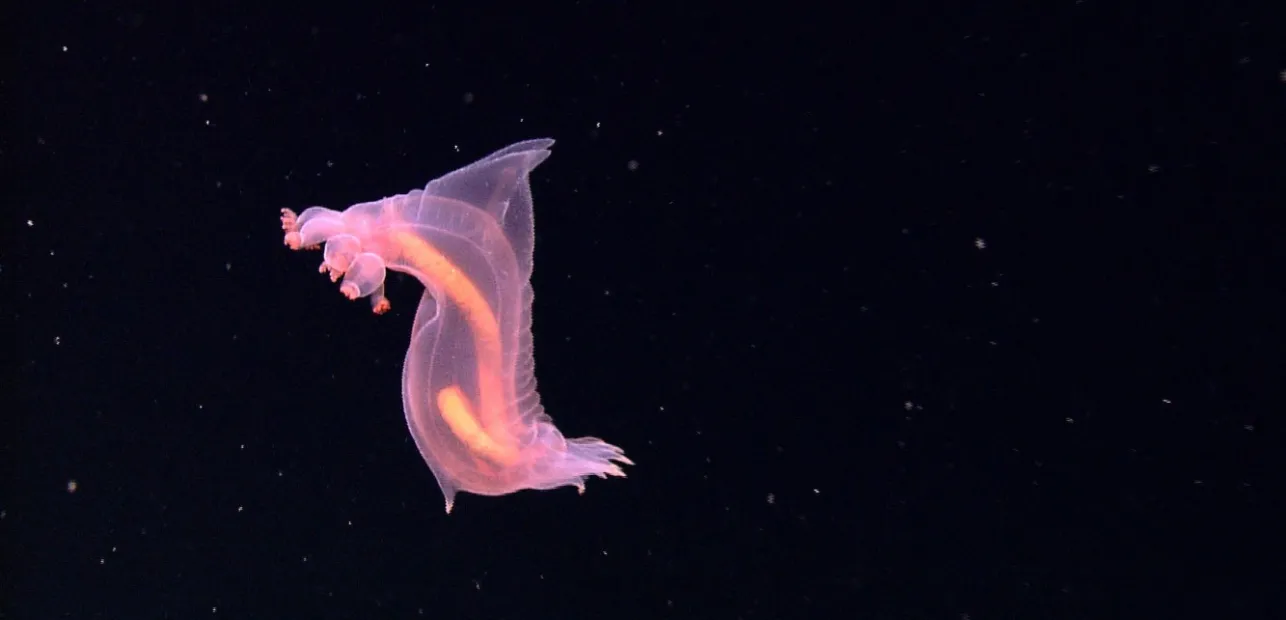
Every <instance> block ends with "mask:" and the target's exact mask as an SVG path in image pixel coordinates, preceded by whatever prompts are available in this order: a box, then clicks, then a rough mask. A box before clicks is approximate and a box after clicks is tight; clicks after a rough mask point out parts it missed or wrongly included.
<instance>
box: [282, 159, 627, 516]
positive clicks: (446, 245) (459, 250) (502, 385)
mask: <svg viewBox="0 0 1286 620" xmlns="http://www.w3.org/2000/svg"><path fill="white" fill-rule="evenodd" d="M552 144H553V141H552V140H529V141H527V142H520V143H518V144H514V145H512V146H509V147H507V148H505V149H502V150H500V151H497V152H495V153H493V154H491V155H489V156H487V157H485V158H483V159H481V160H479V161H477V162H475V163H473V164H471V165H469V166H466V167H464V168H461V169H459V170H456V171H455V172H452V173H450V174H448V175H446V176H443V177H442V178H439V179H437V180H434V181H432V182H430V183H429V184H428V185H427V186H426V187H425V188H424V189H423V190H415V191H412V192H409V193H406V194H401V195H397V196H392V197H389V198H384V199H382V200H377V201H374V202H368V203H362V204H357V205H353V206H351V207H349V208H348V209H346V210H344V211H343V212H338V211H333V210H330V209H325V208H321V207H312V208H309V209H307V210H305V211H304V212H303V213H302V214H300V215H299V216H296V215H295V214H294V213H293V212H292V211H289V210H283V211H282V228H283V229H284V230H285V232H286V239H285V242H286V245H288V246H290V247H291V248H293V249H301V248H314V247H317V246H320V245H321V244H323V243H324V244H325V253H324V257H325V258H324V262H323V264H322V271H323V272H328V273H329V274H330V275H331V278H332V279H333V280H338V279H340V278H341V277H342V278H343V282H342V283H341V285H340V292H342V293H343V294H344V295H345V296H347V297H348V298H349V299H357V298H359V297H370V298H371V300H372V305H373V307H374V310H375V312H376V313H382V312H384V311H385V310H387V309H388V308H389V302H388V300H387V299H386V298H385V296H384V277H385V274H386V270H387V269H392V270H395V271H402V272H405V273H408V274H410V275H412V276H415V277H416V278H417V279H418V280H419V281H420V282H421V283H423V284H424V288H425V293H424V295H423V296H422V297H421V299H420V307H419V309H418V310H417V311H416V314H415V323H414V325H413V326H412V328H411V345H410V348H409V349H408V350H407V353H406V361H405V364H404V366H403V370H402V403H403V408H404V409H405V413H406V424H407V427H408V428H409V429H410V432H411V436H412V437H414V438H415V444H416V446H418V447H419V450H420V454H421V455H422V456H423V457H424V461H425V462H426V463H428V465H429V469H431V470H432V471H433V475H434V476H435V477H436V478H437V481H438V485H439V486H440V487H441V489H442V494H443V495H444V496H445V498H446V509H447V512H448V513H449V512H451V508H452V506H453V505H454V502H455V496H456V493H458V492H460V491H467V492H469V493H475V494H478V495H504V494H507V493H512V492H514V491H518V490H521V489H552V488H556V487H561V486H574V487H576V488H577V489H579V490H580V491H582V492H583V491H584V488H585V486H584V481H585V478H586V477H588V476H598V477H604V478H605V477H607V476H624V475H625V474H624V472H623V471H622V470H621V467H620V465H619V464H632V463H631V461H630V460H629V459H627V458H626V457H625V455H624V452H623V451H622V450H621V449H620V448H618V447H616V446H613V445H611V444H608V443H605V442H603V441H601V440H599V439H595V438H593V437H585V438H580V439H565V438H564V437H563V435H562V433H560V432H559V431H558V429H557V428H555V427H554V425H553V422H552V420H551V419H550V417H549V416H548V415H547V414H546V413H545V410H544V408H543V407H542V406H541V404H540V396H539V395H538V394H537V393H536V376H535V362H534V359H533V357H532V339H531V309H532V289H531V283H530V278H531V271H532V250H533V247H534V243H535V240H534V229H533V219H532V201H531V188H530V186H529V184H528V181H527V176H528V174H529V173H530V172H531V170H532V169H533V168H535V167H536V166H537V165H538V164H540V162H542V161H544V160H545V158H546V157H548V156H549V150H548V149H549V147H550V146H551V145H552Z"/></svg>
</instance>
